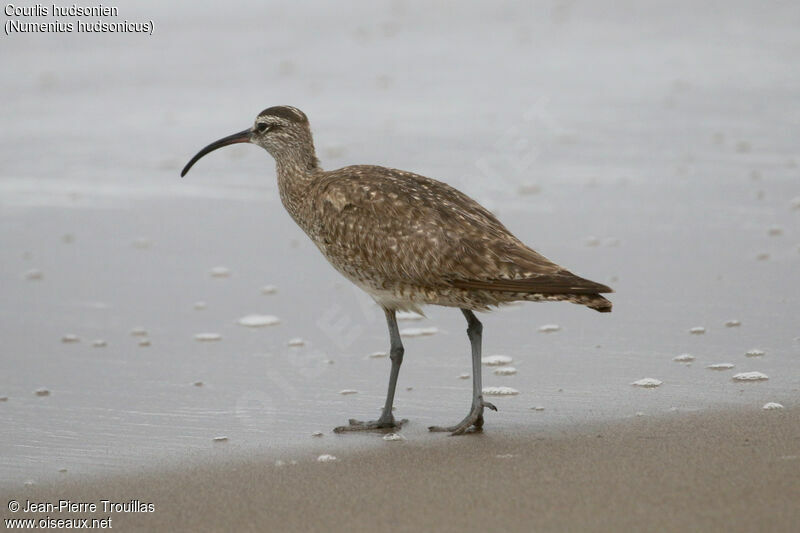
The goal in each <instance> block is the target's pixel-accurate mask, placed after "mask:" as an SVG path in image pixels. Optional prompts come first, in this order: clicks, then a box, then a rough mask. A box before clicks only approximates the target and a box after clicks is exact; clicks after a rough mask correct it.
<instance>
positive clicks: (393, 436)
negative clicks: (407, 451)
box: [383, 433, 406, 442]
mask: <svg viewBox="0 0 800 533" xmlns="http://www.w3.org/2000/svg"><path fill="white" fill-rule="evenodd" d="M383 440H385V441H389V442H395V441H398V440H406V438H405V437H404V436H402V435H401V434H400V433H387V434H386V435H384V436H383Z"/></svg>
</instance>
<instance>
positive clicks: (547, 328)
mask: <svg viewBox="0 0 800 533" xmlns="http://www.w3.org/2000/svg"><path fill="white" fill-rule="evenodd" d="M560 330H561V326H559V325H558V324H545V325H544V326H542V327H540V328H539V332H541V333H555V332H556V331H560Z"/></svg>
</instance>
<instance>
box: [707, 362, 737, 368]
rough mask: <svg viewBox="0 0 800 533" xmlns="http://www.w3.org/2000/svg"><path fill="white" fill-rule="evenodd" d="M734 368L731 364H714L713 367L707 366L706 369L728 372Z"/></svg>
mask: <svg viewBox="0 0 800 533" xmlns="http://www.w3.org/2000/svg"><path fill="white" fill-rule="evenodd" d="M734 366H735V365H734V364H733V363H714V364H713V365H708V366H707V367H706V368H707V369H709V370H730V369H731V368H733V367H734Z"/></svg>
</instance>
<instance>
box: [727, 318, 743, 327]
mask: <svg viewBox="0 0 800 533" xmlns="http://www.w3.org/2000/svg"><path fill="white" fill-rule="evenodd" d="M741 325H742V322H741V320H728V321H727V322H725V327H726V328H738V327H739V326H741Z"/></svg>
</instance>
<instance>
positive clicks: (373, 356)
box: [367, 352, 389, 359]
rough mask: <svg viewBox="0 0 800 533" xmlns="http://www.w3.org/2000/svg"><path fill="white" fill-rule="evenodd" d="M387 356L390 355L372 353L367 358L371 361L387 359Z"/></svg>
mask: <svg viewBox="0 0 800 533" xmlns="http://www.w3.org/2000/svg"><path fill="white" fill-rule="evenodd" d="M387 355H389V354H388V353H386V352H372V353H371V354H369V355H368V356H367V357H369V358H370V359H379V358H381V357H386V356H387Z"/></svg>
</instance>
